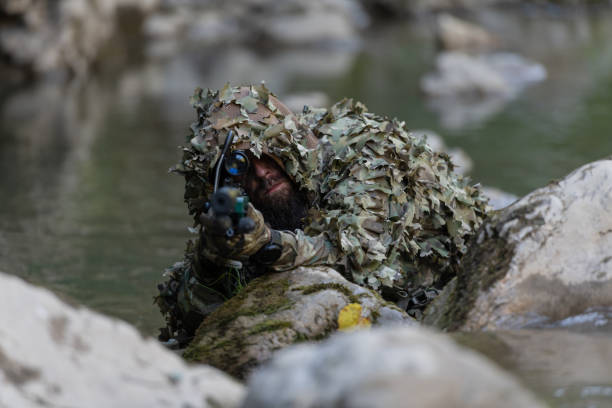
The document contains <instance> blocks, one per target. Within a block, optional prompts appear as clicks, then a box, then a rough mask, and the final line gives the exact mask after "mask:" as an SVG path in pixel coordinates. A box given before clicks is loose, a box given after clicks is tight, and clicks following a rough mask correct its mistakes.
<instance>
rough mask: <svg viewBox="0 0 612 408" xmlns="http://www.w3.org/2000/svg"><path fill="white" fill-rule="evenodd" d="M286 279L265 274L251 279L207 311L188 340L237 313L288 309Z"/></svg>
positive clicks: (220, 327)
mask: <svg viewBox="0 0 612 408" xmlns="http://www.w3.org/2000/svg"><path fill="white" fill-rule="evenodd" d="M288 288H289V280H288V279H286V278H285V279H278V278H277V276H276V275H266V276H262V277H260V278H257V279H255V280H253V281H252V282H251V283H250V284H249V285H248V286H247V287H246V288H245V289H243V290H242V291H241V292H240V293H238V294H237V295H236V296H234V297H232V298H231V299H229V300H228V301H226V302H225V303H224V304H223V305H222V306H221V307H219V308H218V309H217V310H215V311H214V312H213V313H211V314H210V315H209V316H208V317H206V319H204V321H203V322H202V324H201V325H200V327H199V328H198V330H197V331H196V336H195V338H194V340H193V342H192V343H196V342H199V341H200V340H201V339H202V337H203V336H204V335H205V333H207V332H209V331H210V330H211V329H213V328H214V329H216V330H221V332H223V329H224V328H225V327H226V326H227V325H228V324H229V323H230V322H232V321H234V320H236V319H237V318H238V317H240V316H255V315H258V314H266V315H270V314H273V313H275V312H278V311H280V310H285V309H288V308H290V307H291V306H292V304H293V302H291V300H289V298H288V297H287V296H286V293H287V290H288Z"/></svg>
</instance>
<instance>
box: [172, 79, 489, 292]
mask: <svg viewBox="0 0 612 408" xmlns="http://www.w3.org/2000/svg"><path fill="white" fill-rule="evenodd" d="M192 104H193V106H194V108H195V109H196V110H197V115H198V116H197V117H198V120H197V121H196V122H195V123H193V125H192V126H191V130H192V133H193V134H192V135H190V136H189V138H188V141H189V145H188V146H186V147H184V149H183V150H184V156H183V160H182V161H181V163H180V164H179V165H177V166H176V168H175V170H176V171H177V172H180V173H181V174H183V175H184V176H185V179H186V188H185V200H186V202H187V204H188V207H189V211H190V213H191V214H193V215H194V219H195V220H196V221H195V222H196V225H197V223H198V221H197V220H198V216H199V214H200V213H201V211H202V209H203V205H204V203H205V202H206V200H207V198H208V197H209V194H210V193H211V191H212V184H211V178H210V174H211V169H212V168H213V166H214V165H215V163H216V160H217V158H218V157H219V155H220V149H221V146H222V144H223V141H224V140H225V137H226V135H227V132H228V130H229V129H233V130H234V131H235V132H236V134H237V137H236V138H235V140H234V145H235V146H237V145H240V146H241V148H244V147H245V146H247V145H248V148H249V149H250V150H251V152H253V154H254V155H255V156H257V157H260V155H261V154H263V153H267V154H270V155H272V156H274V157H276V158H277V159H280V162H281V163H280V164H282V165H283V167H284V169H285V171H286V172H287V173H288V174H289V175H290V177H291V178H292V179H293V180H294V181H295V182H296V184H297V185H298V186H299V187H300V188H301V189H303V190H304V191H306V192H307V196H308V198H309V201H310V205H311V209H310V212H309V215H308V218H307V220H306V224H305V225H306V227H305V229H304V232H305V234H306V235H309V236H315V235H319V234H324V235H325V237H326V238H327V240H328V241H329V243H330V244H331V245H332V246H333V247H334V248H335V249H336V250H337V251H338V253H339V254H340V256H339V257H338V259H336V261H335V263H334V264H333V266H334V267H336V268H337V269H338V270H339V271H341V272H343V273H344V274H345V275H346V276H347V277H349V278H350V279H352V280H353V281H355V282H357V283H359V284H363V285H367V286H369V287H371V288H374V289H380V288H381V287H383V286H386V287H395V288H396V289H402V290H406V291H407V292H408V293H410V292H411V291H413V290H414V289H416V288H418V287H421V286H429V285H432V284H434V283H436V282H440V281H446V280H447V279H448V278H450V277H451V276H452V275H453V274H454V270H455V266H456V265H457V263H458V261H459V259H460V257H461V255H462V254H463V253H464V252H465V250H466V246H465V239H466V238H467V236H469V235H470V234H472V233H473V232H474V231H475V229H476V228H477V227H478V226H479V225H480V224H481V223H482V221H483V218H484V216H485V214H486V211H487V205H486V198H485V197H483V196H482V195H481V193H480V191H479V189H478V188H477V186H470V185H469V184H468V182H467V180H465V179H463V178H462V177H461V176H458V175H457V174H455V173H454V172H453V164H452V163H451V161H450V159H449V157H448V156H447V155H446V154H445V153H438V152H433V151H432V150H431V148H430V147H429V146H428V145H427V144H426V141H425V138H424V137H421V136H420V135H418V134H414V133H411V132H409V131H408V130H407V129H406V127H405V124H404V123H403V122H400V121H398V120H396V119H388V118H386V117H383V116H378V115H375V114H373V113H370V112H368V111H367V109H366V107H365V106H364V105H363V104H361V103H358V102H357V103H355V102H353V100H351V99H345V100H342V101H340V102H338V103H337V104H335V105H334V106H333V107H331V108H330V109H329V110H326V109H305V111H304V112H303V113H301V114H300V115H293V114H291V113H290V112H289V111H288V110H287V109H286V108H285V107H284V105H282V104H281V103H280V102H279V101H278V100H277V99H276V98H275V97H274V95H273V94H271V93H270V92H269V91H268V90H267V89H266V88H265V87H264V86H263V85H259V86H251V87H230V86H229V85H227V86H226V87H225V88H223V89H222V90H221V91H211V90H206V91H203V90H201V89H198V90H197V91H196V93H195V95H194V96H193V98H192ZM313 135H314V136H315V137H313ZM316 139H318V140H319V143H317V142H316Z"/></svg>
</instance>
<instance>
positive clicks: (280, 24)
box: [260, 9, 358, 46]
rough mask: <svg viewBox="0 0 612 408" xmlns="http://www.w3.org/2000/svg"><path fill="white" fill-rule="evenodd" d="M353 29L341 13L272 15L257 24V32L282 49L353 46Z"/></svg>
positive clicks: (355, 39)
mask: <svg viewBox="0 0 612 408" xmlns="http://www.w3.org/2000/svg"><path fill="white" fill-rule="evenodd" d="M355 28H356V27H354V25H353V24H351V21H350V19H349V18H348V16H347V15H346V14H345V13H338V12H334V10H333V9H331V10H326V9H322V10H317V11H308V12H306V13H300V14H297V15H288V16H286V17H284V18H278V16H273V17H271V18H268V19H264V20H262V21H261V24H260V29H261V31H262V35H264V36H265V38H268V39H270V40H272V41H273V42H274V43H276V44H280V45H286V46H301V45H317V44H318V45H321V44H326V46H329V45H330V44H333V45H347V44H349V45H356V41H357V38H358V36H357V32H356V29H355Z"/></svg>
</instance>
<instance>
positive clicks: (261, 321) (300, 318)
mask: <svg viewBox="0 0 612 408" xmlns="http://www.w3.org/2000/svg"><path fill="white" fill-rule="evenodd" d="M349 304H353V305H355V304H358V305H360V306H359V307H360V308H361V317H362V319H367V321H369V322H371V324H373V325H385V324H390V323H394V324H399V323H403V324H416V323H415V321H414V319H412V318H411V317H409V316H408V315H407V314H406V313H404V312H403V311H402V310H400V309H399V308H397V307H396V306H395V305H393V304H390V303H388V302H385V301H384V300H383V299H382V298H381V297H380V296H379V295H378V294H377V293H376V292H373V291H371V290H369V289H365V288H363V287H361V286H358V285H356V284H353V283H350V282H349V281H347V280H346V279H345V278H343V277H342V275H340V274H339V273H338V272H336V271H335V270H333V269H331V268H328V267H300V268H296V269H294V270H292V271H289V272H283V273H276V274H268V275H264V276H262V277H260V278H258V279H256V280H254V281H252V282H250V283H249V285H248V286H247V287H246V288H245V289H244V290H243V291H242V292H240V293H239V294H238V295H236V296H234V297H233V298H232V299H230V300H228V301H227V302H225V303H224V304H223V305H222V306H221V307H220V308H219V309H217V310H216V311H214V312H213V313H212V314H210V315H209V316H208V317H207V318H206V319H204V321H203V322H202V324H201V325H200V327H199V328H198V330H197V332H196V337H195V338H194V340H193V341H192V342H191V344H190V345H189V347H188V348H187V350H186V351H185V353H184V357H185V358H186V359H187V360H188V361H191V362H203V363H207V364H210V365H212V366H215V367H217V368H220V369H222V370H223V371H225V372H227V373H229V374H232V375H234V376H236V377H239V378H244V377H245V376H246V375H247V374H249V373H250V372H251V371H252V369H253V368H255V367H256V366H258V365H260V364H261V363H263V362H265V361H267V360H269V359H270V358H271V357H272V354H273V353H274V351H276V350H278V349H281V348H283V347H286V346H288V345H290V344H293V343H297V342H302V341H307V340H321V339H323V338H326V337H327V336H329V335H330V334H331V333H332V332H334V331H336V330H337V328H338V316H339V313H340V311H341V310H342V309H343V308H344V307H345V306H348V305H349Z"/></svg>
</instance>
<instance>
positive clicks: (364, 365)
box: [243, 327, 544, 408]
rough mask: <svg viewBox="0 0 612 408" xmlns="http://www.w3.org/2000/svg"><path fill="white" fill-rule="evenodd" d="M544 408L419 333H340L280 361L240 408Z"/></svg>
mask: <svg viewBox="0 0 612 408" xmlns="http://www.w3.org/2000/svg"><path fill="white" fill-rule="evenodd" d="M406 406H414V407H422V408H433V407H456V408H462V407H465V408H467V407H470V408H478V407H482V408H484V407H500V408H503V407H508V408H510V407H522V408H527V407H543V406H544V405H543V404H541V403H540V402H538V401H537V400H536V399H535V397H534V396H533V395H532V394H531V393H530V392H529V391H527V390H525V389H523V388H522V387H521V386H520V385H519V383H518V382H517V380H515V379H514V378H513V377H512V376H510V375H509V374H507V373H505V372H503V371H502V370H501V369H499V368H497V366H495V365H493V364H491V363H490V362H488V361H487V360H486V359H485V358H483V357H482V356H480V355H478V354H476V353H474V352H472V351H469V350H467V349H464V348H462V347H459V346H457V345H456V344H455V343H454V342H453V341H451V340H450V339H449V338H447V337H445V336H443V335H440V334H438V333H435V332H432V331H430V330H426V329H423V328H419V327H395V328H387V329H372V330H361V331H358V332H353V333H342V334H338V335H334V336H333V337H332V338H330V339H328V340H326V341H324V342H322V343H319V344H304V345H298V346H294V347H291V348H289V349H287V350H283V351H282V352H280V353H278V354H277V355H276V356H275V357H274V358H273V360H272V361H271V362H270V363H269V364H267V365H265V366H264V367H262V368H261V369H260V370H258V371H257V372H255V373H254V374H253V376H251V378H250V379H249V381H248V393H247V397H246V399H245V400H244V403H243V407H245V408H246V407H249V408H264V407H265V408H275V407H299V408H311V407H312V408H314V407H317V408H332V407H353V408H362V407H363V408H366V407H367V408H387V407H406Z"/></svg>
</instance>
